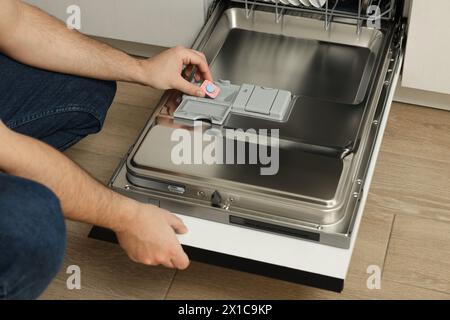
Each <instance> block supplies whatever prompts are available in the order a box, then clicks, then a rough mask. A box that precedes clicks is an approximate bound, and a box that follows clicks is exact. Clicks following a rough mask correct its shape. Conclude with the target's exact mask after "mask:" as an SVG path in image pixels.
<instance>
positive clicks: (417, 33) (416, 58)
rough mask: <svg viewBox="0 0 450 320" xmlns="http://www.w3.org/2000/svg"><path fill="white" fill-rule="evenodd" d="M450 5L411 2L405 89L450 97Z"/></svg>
mask: <svg viewBox="0 0 450 320" xmlns="http://www.w3.org/2000/svg"><path fill="white" fill-rule="evenodd" d="M449 14H450V1H448V0H433V1H428V0H412V6H411V12H410V16H409V32H408V43H407V48H406V56H405V64H404V69H403V80H402V86H403V87H405V88H411V89H418V90H423V91H432V92H435V93H440V94H450V61H449V57H450V23H449V21H448V15H449Z"/></svg>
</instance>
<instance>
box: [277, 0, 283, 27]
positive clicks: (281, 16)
mask: <svg viewBox="0 0 450 320" xmlns="http://www.w3.org/2000/svg"><path fill="white" fill-rule="evenodd" d="M279 3H280V0H276V1H275V22H276V23H280V21H281V19H282V18H283V14H284V8H281V11H280V7H279Z"/></svg>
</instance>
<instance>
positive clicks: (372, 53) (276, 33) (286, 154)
mask: <svg viewBox="0 0 450 320" xmlns="http://www.w3.org/2000/svg"><path fill="white" fill-rule="evenodd" d="M401 12H402V1H394V0H379V1H364V0H356V1H350V0H341V1H339V0H335V1H331V0H330V1H324V2H323V7H319V8H316V7H305V6H303V5H301V3H300V2H298V4H297V2H296V1H278V0H274V1H245V0H242V1H241V0H235V1H216V5H215V6H214V10H212V12H211V16H210V18H209V20H208V22H207V24H206V25H205V27H204V29H203V30H202V31H201V33H200V34H199V36H198V39H197V41H196V42H195V44H194V46H193V48H195V49H197V50H200V51H202V52H204V53H205V55H206V58H207V60H208V62H209V64H210V67H211V71H212V73H213V76H214V79H215V80H216V81H217V82H216V84H217V85H218V86H219V87H221V88H222V93H223V97H222V100H221V101H219V102H220V103H222V104H221V105H219V104H218V105H217V106H214V105H212V104H208V101H206V100H201V99H199V100H196V99H194V101H193V102H194V104H195V103H197V102H198V103H200V104H201V103H202V102H205V103H204V105H203V107H202V109H201V110H200V111H198V112H200V113H201V112H203V113H204V116H203V117H201V116H200V117H199V116H198V114H195V115H196V116H195V117H192V118H189V117H186V119H187V120H186V119H184V120H182V119H180V118H179V117H178V115H177V112H178V114H183V113H184V114H185V113H186V112H185V110H184V109H183V110H181V109H182V105H183V106H184V105H185V104H186V103H188V102H192V101H188V100H189V99H190V98H189V97H185V96H183V95H182V94H181V93H180V92H178V91H173V90H169V91H167V92H166V93H165V95H164V96H163V98H162V100H161V101H160V103H159V104H158V106H157V108H156V109H155V112H154V114H153V115H152V117H151V119H150V121H149V122H148V124H147V126H146V127H145V129H144V130H143V132H142V134H141V136H140V137H139V139H138V140H137V142H136V143H135V145H134V146H133V147H132V148H131V150H130V152H129V154H128V155H127V157H126V159H125V160H124V161H123V163H122V164H121V166H120V167H119V168H118V170H117V172H116V173H115V174H114V176H113V178H112V180H111V183H110V185H111V187H112V188H113V189H115V190H116V191H119V192H121V193H123V194H125V195H127V196H130V197H134V198H136V199H139V200H141V201H148V202H154V203H157V204H158V205H160V206H161V207H163V208H165V209H168V210H171V211H173V212H177V213H179V214H184V215H189V216H193V217H197V218H201V219H206V220H212V221H215V222H221V223H226V224H232V225H237V226H241V227H243V228H251V229H257V230H261V231H264V232H270V233H276V234H282V235H285V236H288V237H295V238H300V239H304V240H307V241H314V242H317V243H321V244H324V245H330V246H335V247H340V248H348V247H349V244H350V238H351V235H352V230H353V223H354V220H355V215H356V212H357V209H358V206H359V203H360V195H361V194H362V190H363V189H364V187H365V179H366V174H367V169H368V164H369V162H370V160H371V157H372V153H373V148H374V143H375V140H376V138H377V134H378V127H379V121H380V119H381V118H382V116H383V112H384V108H385V104H386V101H387V99H388V97H387V96H388V94H389V92H390V89H391V87H390V86H391V80H392V77H393V73H394V70H395V69H396V68H398V65H397V64H398V63H399V62H398V60H399V59H398V58H399V56H400V52H401V50H402V33H403V32H404V30H403V24H402V22H401ZM248 88H250V91H251V92H252V94H254V92H256V91H257V90H260V91H264V90H266V89H268V91H264V92H262V93H261V94H263V95H262V96H261V97H259V98H258V99H256V100H255V101H256V102H255V103H254V104H253V105H252V106H251V107H252V108H250V106H249V104H250V102H249V101H251V100H252V99H251V97H253V96H251V97H249V96H247V97H245V99H246V100H245V101H246V102H243V103H242V105H243V107H242V108H241V109H239V106H238V107H236V103H237V102H236V101H237V100H239V99H240V95H241V94H243V95H244V96H245V94H246V93H247V92H248V90H247V89H248ZM225 93H227V94H225ZM279 97H283V99H282V98H279ZM230 99H231V100H233V101H232V102H230V101H231V100H230ZM277 99H278V100H280V99H281V100H282V103H281V104H282V105H283V107H280V110H278V111H277V110H274V108H275V107H274V105H276V104H275V102H276V101H277ZM219 100H220V99H219ZM281 100H280V101H281ZM243 101H244V100H243ZM268 101H269V102H268ZM246 103H247V104H246ZM245 104H246V105H245ZM281 104H280V105H281ZM266 105H267V106H270V107H267V106H266ZM265 106H266V107H265ZM216 107H217V108H219V109H216ZM222 107H223V110H224V112H221V110H222V109H220V108H222ZM208 108H209V109H208ZM264 108H266V109H264ZM270 108H272V109H270ZM263 109H264V110H263ZM225 111H226V112H225ZM214 112H216V113H221V115H220V117H219V116H218V118H217V119H216V118H212V116H210V115H211V114H214ZM187 115H189V114H187ZM208 115H209V116H208ZM189 119H190V120H189ZM194 120H195V121H194ZM214 120H217V121H214ZM199 121H200V125H199ZM180 129H182V130H184V131H186V132H187V133H188V134H189V135H190V136H191V137H194V136H195V134H196V133H197V132H200V133H201V134H209V135H211V134H212V135H214V134H218V135H220V138H219V140H220V139H221V140H223V141H222V146H224V145H227V143H229V142H230V140H235V141H232V142H236V141H238V140H239V141H240V142H241V143H242V145H243V146H245V149H243V150H246V151H249V150H251V149H252V148H253V147H256V148H261V146H262V145H264V146H266V147H272V148H276V153H277V154H278V168H277V169H278V170H277V172H276V174H272V175H262V174H261V168H262V167H263V166H264V165H265V164H267V163H262V162H261V161H259V160H258V161H256V162H252V161H250V160H251V159H249V157H250V156H249V152H247V154H246V155H245V156H244V158H245V159H240V160H241V162H239V161H234V162H233V161H230V163H228V162H227V163H226V164H223V163H210V164H206V163H201V162H199V163H197V162H195V163H194V164H186V163H184V164H180V163H175V162H174V161H173V150H174V148H176V146H177V143H178V142H177V141H175V140H174V139H173V136H174V133H175V132H176V131H177V130H180ZM229 129H231V130H240V133H242V132H243V135H236V136H233V137H231V138H230V137H228V136H227V135H225V134H224V132H225V131H227V130H229ZM274 130H275V131H274ZM211 132H213V133H211ZM261 132H266V133H267V132H277V133H278V134H277V135H276V136H271V135H269V134H262V133H261ZM222 134H223V135H222ZM202 143H203V144H204V145H202V147H203V148H205V147H206V146H207V144H208V142H207V141H206V142H205V141H202ZM255 145H256V146H255ZM191 148H192V149H194V148H195V146H193V145H191ZM233 148H234V147H233ZM233 150H234V151H236V150H235V149H233ZM253 150H255V149H253ZM273 150H274V149H272V151H271V153H272V154H273V153H274V152H275V151H273ZM191 151H192V152H194V150H189V152H191ZM217 152H223V153H226V152H228V153H230V151H226V150H225V149H223V150H220V151H217V150H216V153H217ZM235 153H236V152H232V155H231V157H233V158H235V157H236V155H235ZM235 160H236V159H235ZM242 160H245V161H242Z"/></svg>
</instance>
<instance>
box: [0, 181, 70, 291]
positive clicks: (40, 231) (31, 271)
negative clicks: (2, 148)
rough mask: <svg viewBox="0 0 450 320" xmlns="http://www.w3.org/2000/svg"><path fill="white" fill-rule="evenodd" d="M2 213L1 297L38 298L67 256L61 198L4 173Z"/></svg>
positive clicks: (0, 188)
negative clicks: (65, 253)
mask: <svg viewBox="0 0 450 320" xmlns="http://www.w3.org/2000/svg"><path fill="white" fill-rule="evenodd" d="M0 213H1V214H0V251H1V252H2V255H1V257H0V298H6V299H34V298H37V297H38V296H39V295H40V294H41V293H42V292H43V291H44V290H45V288H46V287H47V286H48V285H49V283H50V282H51V280H52V279H53V278H54V277H55V276H56V274H57V273H58V271H59V269H60V267H61V264H62V262H63V258H64V250H65V243H66V240H65V222H64V217H63V215H62V212H61V207H60V204H59V200H58V199H57V197H56V196H55V195H54V194H53V193H52V192H51V191H50V190H49V189H47V188H46V187H44V186H42V185H40V184H38V183H35V182H32V181H28V180H25V179H21V178H17V177H13V176H7V175H4V174H0Z"/></svg>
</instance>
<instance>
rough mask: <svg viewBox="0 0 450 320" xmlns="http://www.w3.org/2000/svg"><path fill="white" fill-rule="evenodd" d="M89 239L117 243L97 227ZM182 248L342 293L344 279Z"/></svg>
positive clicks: (200, 257)
mask: <svg viewBox="0 0 450 320" xmlns="http://www.w3.org/2000/svg"><path fill="white" fill-rule="evenodd" d="M89 238H93V239H97V240H101V241H106V242H114V243H117V237H116V235H115V234H114V232H112V231H111V230H108V229H104V228H99V227H93V228H92V230H91V232H90V233H89ZM183 248H184V250H185V251H186V253H187V255H188V256H189V257H190V259H191V260H192V261H197V262H202V263H207V264H211V265H215V266H220V267H225V268H229V269H233V270H238V271H243V272H247V273H252V274H257V275H261V276H265V277H269V278H273V279H278V280H283V281H288V282H293V283H298V284H302V285H306V286H310V287H315V288H319V289H324V290H328V291H333V292H338V293H340V292H342V290H343V289H344V279H339V278H334V277H329V276H324V275H321V274H316V273H311V272H306V271H301V270H296V269H292V268H287V267H282V266H277V265H273V264H269V263H264V262H260V261H255V260H250V259H247V258H241V257H236V256H231V255H228V254H223V253H218V252H213V251H209V250H204V249H199V248H194V247H190V246H183Z"/></svg>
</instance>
